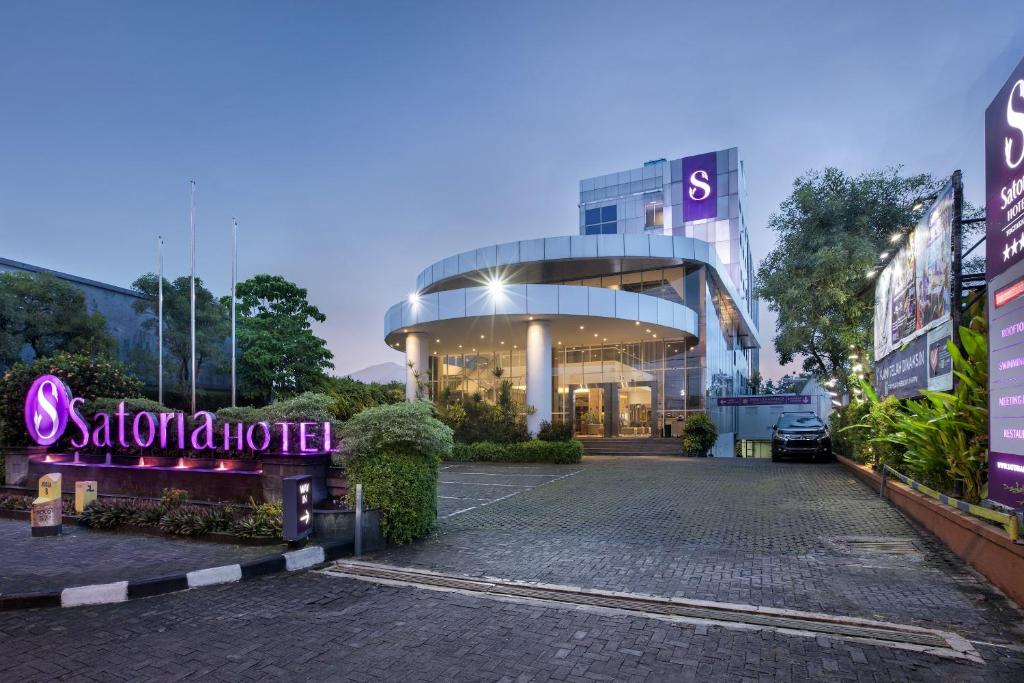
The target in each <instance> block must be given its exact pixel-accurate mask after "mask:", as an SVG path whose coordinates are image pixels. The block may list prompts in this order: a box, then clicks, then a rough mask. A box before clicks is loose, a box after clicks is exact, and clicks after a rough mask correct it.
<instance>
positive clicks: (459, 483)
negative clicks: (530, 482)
mask: <svg viewBox="0 0 1024 683" xmlns="http://www.w3.org/2000/svg"><path fill="white" fill-rule="evenodd" d="M441 483H442V484H455V485H456V486H508V487H511V488H515V489H532V488H533V486H526V485H525V484H484V483H482V482H479V481H442V482H441ZM545 483H547V482H545ZM543 485H544V484H534V486H543Z"/></svg>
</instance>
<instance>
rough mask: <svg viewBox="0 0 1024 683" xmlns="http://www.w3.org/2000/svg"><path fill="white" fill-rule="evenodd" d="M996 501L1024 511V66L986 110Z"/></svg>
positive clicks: (991, 483)
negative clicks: (1023, 343) (1023, 345)
mask: <svg viewBox="0 0 1024 683" xmlns="http://www.w3.org/2000/svg"><path fill="white" fill-rule="evenodd" d="M985 241H986V266H985V267H986V271H987V272H986V279H987V280H988V316H989V325H988V352H989V380H988V387H989V391H988V406H989V410H988V415H989V418H988V420H989V423H988V425H989V426H988V436H989V449H990V450H989V455H988V497H989V498H990V499H991V500H993V501H995V502H997V503H1001V504H1003V505H1006V506H1008V507H1011V508H1018V509H1020V508H1024V347H1022V346H1021V344H1022V342H1024V60H1021V62H1020V63H1019V64H1018V65H1017V68H1016V69H1014V71H1013V73H1012V74H1011V75H1010V78H1009V79H1007V81H1006V83H1005V84H1004V85H1003V87H1002V89H1001V90H1000V91H999V94H998V95H996V98H995V99H994V100H992V104H990V105H989V106H988V109H986V110H985Z"/></svg>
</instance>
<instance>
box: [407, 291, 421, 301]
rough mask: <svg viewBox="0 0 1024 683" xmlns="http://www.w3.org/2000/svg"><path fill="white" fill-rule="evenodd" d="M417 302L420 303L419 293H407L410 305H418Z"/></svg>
mask: <svg viewBox="0 0 1024 683" xmlns="http://www.w3.org/2000/svg"><path fill="white" fill-rule="evenodd" d="M419 302H420V293H419V292H410V293H409V303H411V304H418V303H419Z"/></svg>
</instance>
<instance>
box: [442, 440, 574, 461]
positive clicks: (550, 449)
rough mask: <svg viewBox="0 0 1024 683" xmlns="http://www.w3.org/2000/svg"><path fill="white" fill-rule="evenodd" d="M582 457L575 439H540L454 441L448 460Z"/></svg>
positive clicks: (563, 458) (556, 459) (534, 459)
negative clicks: (464, 442)
mask: <svg viewBox="0 0 1024 683" xmlns="http://www.w3.org/2000/svg"><path fill="white" fill-rule="evenodd" d="M582 457H583V444H582V443H580V442H579V441H542V440H541V439H534V440H531V441H521V442H518V443H492V442H489V441H481V442H479V443H473V444H461V443H460V444H455V448H454V449H452V457H451V459H452V460H455V461H458V462H543V463H552V464H557V465H564V464H570V463H577V462H579V461H580V459H581V458H582Z"/></svg>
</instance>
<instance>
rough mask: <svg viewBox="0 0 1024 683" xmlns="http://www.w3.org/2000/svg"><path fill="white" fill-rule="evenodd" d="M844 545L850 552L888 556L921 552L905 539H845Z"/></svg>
mask: <svg viewBox="0 0 1024 683" xmlns="http://www.w3.org/2000/svg"><path fill="white" fill-rule="evenodd" d="M846 545H848V546H849V547H850V549H851V550H859V551H861V552H869V553H886V554H889V555H910V554H912V553H913V554H917V553H920V552H921V550H920V549H919V548H918V547H917V546H916V545H914V543H913V542H912V541H910V540H907V539H901V538H897V539H891V540H873V539H862V538H850V539H846Z"/></svg>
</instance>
